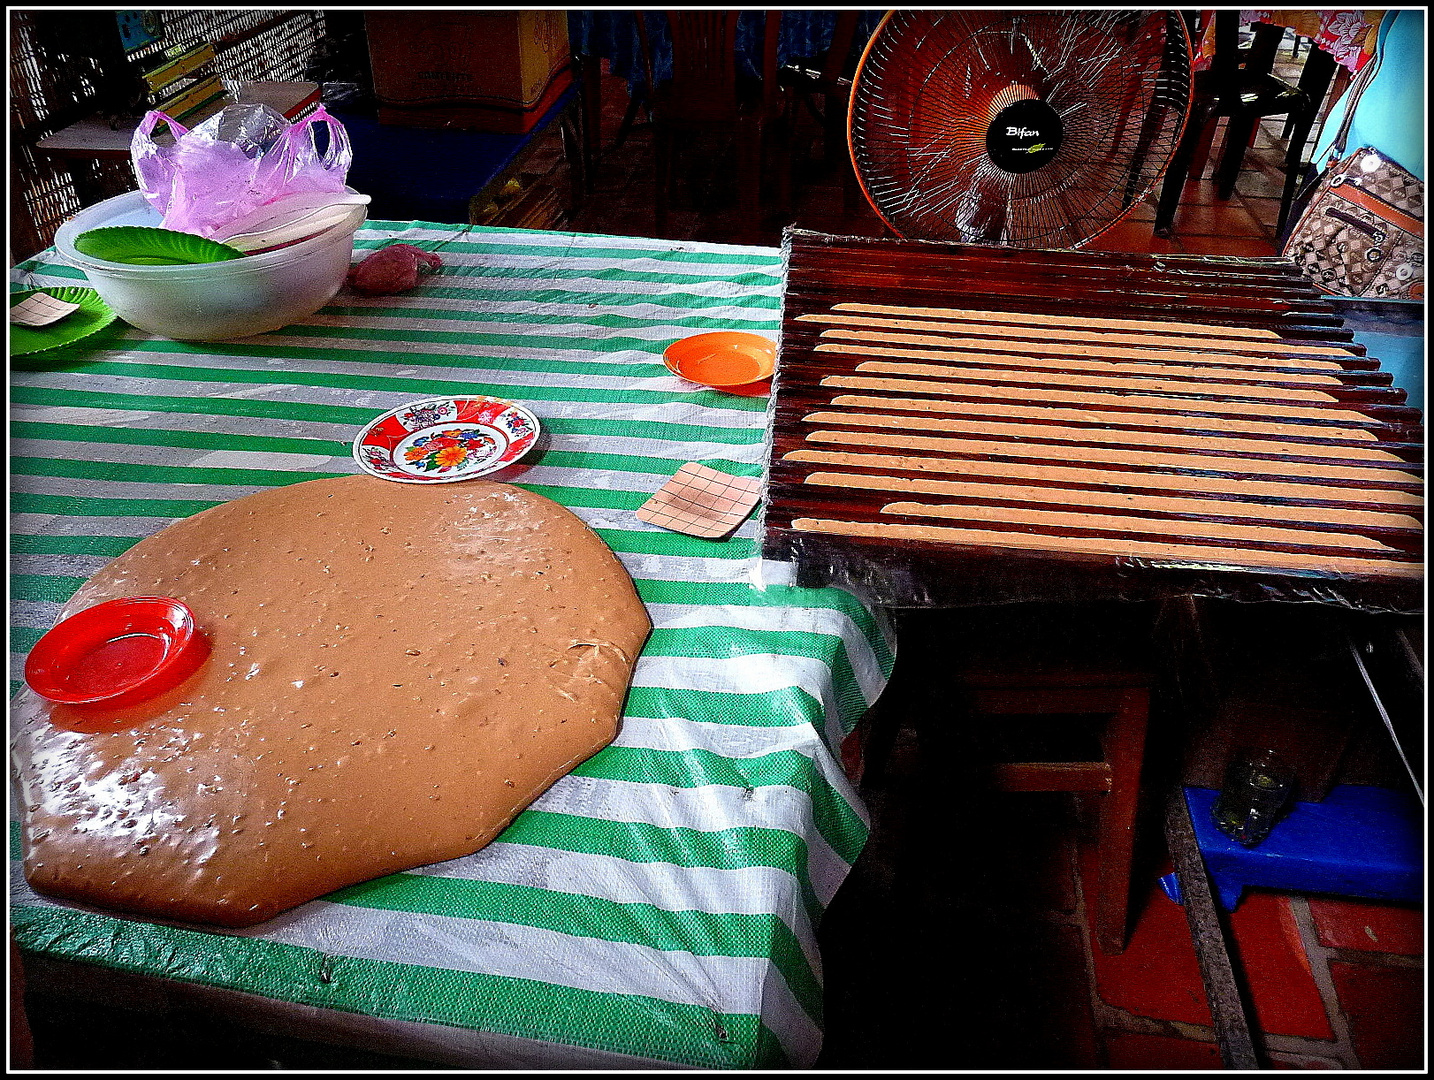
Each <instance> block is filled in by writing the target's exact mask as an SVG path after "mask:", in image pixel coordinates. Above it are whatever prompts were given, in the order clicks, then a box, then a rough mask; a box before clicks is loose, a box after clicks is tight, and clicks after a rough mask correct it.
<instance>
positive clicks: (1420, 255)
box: [1282, 61, 1424, 300]
mask: <svg viewBox="0 0 1434 1080" xmlns="http://www.w3.org/2000/svg"><path fill="white" fill-rule="evenodd" d="M1365 67H1366V69H1367V70H1369V69H1373V68H1374V67H1375V63H1374V62H1372V61H1371V62H1370V63H1369V64H1367V65H1365ZM1364 74H1365V72H1363V71H1362V72H1361V75H1364ZM1372 75H1373V71H1372V70H1369V75H1368V76H1366V77H1365V78H1363V79H1359V80H1357V81H1356V84H1355V86H1353V87H1351V88H1350V93H1351V95H1352V97H1351V98H1350V104H1349V108H1348V109H1347V110H1346V112H1345V114H1344V123H1343V124H1342V125H1341V127H1340V131H1339V134H1338V135H1337V136H1336V138H1335V140H1334V142H1333V144H1332V145H1331V149H1330V155H1331V157H1333V158H1338V160H1336V161H1334V163H1333V164H1331V165H1330V166H1329V167H1328V168H1326V169H1325V171H1324V172H1323V174H1321V175H1320V177H1319V179H1318V180H1317V181H1316V183H1315V187H1314V191H1313V193H1312V195H1311V196H1310V198H1309V201H1308V203H1306V205H1305V209H1304V211H1303V213H1301V215H1300V217H1299V219H1298V220H1297V221H1296V222H1295V225H1294V228H1293V229H1291V231H1290V235H1289V239H1288V240H1287V241H1285V246H1284V251H1283V252H1282V254H1283V255H1284V257H1285V258H1287V259H1289V260H1291V261H1292V262H1294V263H1295V265H1296V266H1298V267H1299V268H1300V269H1301V270H1302V271H1303V272H1304V274H1305V276H1306V277H1308V278H1309V279H1310V280H1311V281H1312V282H1314V286H1315V288H1316V289H1319V290H1320V291H1321V292H1325V293H1329V294H1330V295H1333V296H1356V297H1367V298H1378V299H1385V300H1423V299H1424V182H1423V181H1422V180H1419V179H1417V178H1416V177H1414V176H1412V175H1411V174H1410V173H1409V172H1408V171H1407V170H1405V169H1404V168H1403V167H1402V166H1400V165H1399V164H1398V163H1397V162H1394V161H1391V160H1390V159H1389V158H1387V157H1385V156H1384V155H1383V154H1381V153H1380V152H1379V151H1378V150H1376V149H1374V148H1373V147H1369V146H1364V147H1360V148H1359V149H1358V150H1356V151H1354V153H1352V154H1349V155H1347V156H1342V157H1341V156H1340V155H1343V154H1344V144H1345V140H1346V138H1347V137H1348V135H1349V125H1350V122H1351V120H1352V119H1353V117H1354V110H1355V107H1356V106H1357V105H1358V103H1359V94H1360V93H1362V92H1363V90H1364V87H1366V86H1368V85H1369V81H1370V77H1372Z"/></svg>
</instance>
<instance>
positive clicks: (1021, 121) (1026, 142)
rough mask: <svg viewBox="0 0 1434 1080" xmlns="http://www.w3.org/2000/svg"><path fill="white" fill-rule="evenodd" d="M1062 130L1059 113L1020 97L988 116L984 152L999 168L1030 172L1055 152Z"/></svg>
mask: <svg viewBox="0 0 1434 1080" xmlns="http://www.w3.org/2000/svg"><path fill="white" fill-rule="evenodd" d="M1064 134H1065V126H1064V125H1063V124H1062V123H1061V116H1060V113H1058V112H1056V110H1055V109H1053V108H1052V107H1051V106H1050V105H1049V104H1047V103H1046V102H1044V101H1040V100H1038V99H1035V98H1023V99H1022V100H1020V101H1017V102H1013V103H1012V104H1010V105H1007V106H1006V107H1005V108H1004V109H1002V110H1001V111H1000V112H998V113H997V114H996V115H995V116H993V117H992V118H991V125H990V127H988V128H987V129H986V153H987V154H989V155H990V159H991V163H992V164H993V165H995V166H996V167H997V168H998V169H1003V170H1004V171H1006V172H1009V173H1028V172H1033V171H1035V170H1036V169H1039V168H1041V167H1042V166H1044V165H1047V164H1049V163H1050V162H1051V160H1052V159H1053V158H1054V157H1055V156H1056V153H1057V152H1058V151H1059V150H1060V146H1061V138H1062V136H1063V135H1064Z"/></svg>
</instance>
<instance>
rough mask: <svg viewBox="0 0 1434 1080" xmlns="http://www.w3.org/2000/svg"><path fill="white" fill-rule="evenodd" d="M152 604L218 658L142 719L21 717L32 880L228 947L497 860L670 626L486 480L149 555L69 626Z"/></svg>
mask: <svg viewBox="0 0 1434 1080" xmlns="http://www.w3.org/2000/svg"><path fill="white" fill-rule="evenodd" d="M152 594H158V595H165V596H174V597H178V598H179V599H181V600H184V601H185V602H186V603H187V604H189V606H190V607H191V608H193V610H194V612H195V614H196V617H197V619H198V622H199V624H200V627H201V628H202V629H203V631H204V632H205V634H206V635H207V636H208V638H209V640H210V642H211V644H212V648H213V652H212V654H211V656H210V658H209V660H208V661H207V663H206V664H205V665H204V667H203V668H201V669H200V670H199V671H198V672H197V673H196V674H195V675H193V676H191V677H190V678H189V679H188V680H187V681H186V682H185V683H183V684H181V685H180V686H179V687H178V688H176V689H175V690H174V691H171V692H169V693H168V694H166V695H164V696H163V697H161V698H158V699H155V700H153V701H151V702H149V703H146V705H144V706H139V707H136V708H135V709H134V710H131V711H130V712H128V713H126V714H123V715H118V714H113V713H111V714H108V715H104V714H95V713H93V712H80V711H77V710H74V709H70V708H67V707H64V706H57V705H50V704H48V703H43V704H40V705H38V706H36V707H33V708H30V709H27V710H23V712H26V713H28V716H26V718H25V719H24V721H23V723H22V724H21V726H20V729H19V731H18V732H17V735H16V743H15V759H16V768H17V772H18V775H19V780H20V788H21V798H22V799H23V801H24V808H25V814H24V826H25V827H24V841H25V844H24V846H25V873H26V877H27V878H28V880H29V881H30V883H31V885H32V886H33V887H34V888H35V889H37V890H39V891H41V892H44V893H50V894H53V895H56V896H61V897H67V898H71V899H75V900H80V901H84V902H88V903H93V904H97V905H100V906H107V907H113V908H119V909H123V910H130V911H135V912H140V913H144V914H149V915H155V916H163V917H168V918H175V919H181V920H186V921H199V922H212V923H218V924H221V925H226V926H246V925H250V924H252V923H256V922H260V921H262V920H264V919H267V918H270V917H272V916H273V915H275V914H276V913H278V912H280V911H283V910H285V909H287V908H289V907H292V906H294V905H296V904H299V903H302V902H304V901H306V900H310V899H312V898H314V897H318V896H322V895H324V894H325V893H328V892H331V891H333V890H334V889H337V888H340V887H342V886H344V885H348V884H352V883H354V882H358V881H364V880H368V879H370V878H374V877H378V876H380V875H383V874H387V873H392V872H395V871H398V870H402V869H407V868H409V867H414V866H421V865H424V864H427V863H432V862H437V861H440V860H443V859H450V858H456V857H458V856H461V855H466V854H469V853H471V852H473V851H476V850H477V849H478V848H480V847H482V846H483V845H484V844H486V843H487V842H488V841H490V840H491V839H492V838H493V837H494V836H495V835H497V833H498V832H500V831H501V830H502V828H503V827H504V826H505V825H507V824H508V822H509V821H511V820H512V818H513V817H514V816H515V815H516V814H517V813H518V812H519V811H520V810H521V809H522V808H523V807H524V806H526V805H527V804H528V803H529V802H531V801H532V800H533V799H535V798H536V797H537V796H538V795H540V794H541V793H542V792H543V791H544V790H546V789H547V787H548V786H549V785H551V784H552V782H553V781H554V780H556V779H557V778H559V777H561V776H562V775H564V774H565V773H567V772H568V771H569V770H571V769H572V768H573V766H575V765H577V764H578V763H580V762H581V761H583V760H584V759H585V758H587V757H589V756H591V755H592V754H593V753H595V752H596V751H598V750H599V749H601V748H602V747H603V746H605V745H606V744H607V743H608V742H610V741H611V740H612V738H613V736H614V735H615V733H616V730H617V723H618V718H619V716H620V713H621V705H622V701H623V697H624V695H625V693H626V690H627V685H628V681H629V678H630V675H631V669H632V665H633V663H634V662H635V660H636V658H637V654H638V651H639V650H640V649H641V647H642V644H643V642H644V640H645V638H646V636H647V633H648V631H649V630H650V623H649V621H648V618H647V613H646V611H645V609H644V608H643V606H642V603H641V601H640V600H639V599H638V597H637V594H636V592H635V590H634V588H633V585H632V581H631V579H630V578H629V577H628V575H627V572H626V570H625V569H624V568H623V566H622V564H621V563H620V562H619V561H618V560H617V558H616V557H615V556H614V555H613V554H612V552H611V551H610V550H609V549H608V548H607V546H606V545H605V544H603V542H602V541H601V540H600V539H599V538H598V537H597V536H596V535H595V534H594V533H593V532H591V530H589V529H588V528H587V527H586V526H585V525H584V524H583V523H582V522H581V521H579V520H578V519H577V518H576V517H575V516H573V515H572V514H571V513H570V512H568V511H567V510H565V509H564V508H562V507H560V506H558V505H557V504H555V503H553V502H551V501H549V500H547V499H544V498H542V497H540V496H537V495H533V494H531V493H529V492H525V491H523V490H522V489H520V488H516V487H512V486H509V485H506V484H498V483H492V482H489V481H482V480H472V481H466V482H464V483H462V484H444V485H435V486H420V485H406V484H394V483H389V482H385V481H382V480H378V479H375V478H372V477H368V476H354V477H345V478H342V479H337V480H317V481H312V482H309V483H303V484H296V485H293V486H290V487H285V488H279V489H275V490H272V491H267V492H263V493H260V494H257V495H253V496H250V497H248V498H244V499H239V500H237V501H235V502H232V503H226V504H225V505H223V506H218V507H214V508H213V509H211V510H207V511H205V512H203V513H201V514H198V515H196V516H195V517H192V518H189V519H187V520H185V521H182V522H179V523H177V524H175V525H173V526H171V527H169V528H167V529H165V530H164V531H162V532H160V533H158V534H156V535H155V536H152V537H149V538H148V539H146V540H143V541H141V542H140V543H138V544H136V545H135V546H134V547H133V548H132V549H130V550H129V551H128V552H126V553H125V554H124V555H122V556H120V557H119V558H118V559H116V560H115V561H114V562H112V563H110V564H109V565H108V566H107V567H105V568H104V569H103V570H101V571H100V572H99V573H98V574H96V575H95V577H94V578H93V579H92V580H91V581H90V582H88V583H87V584H86V585H85V586H84V587H82V588H81V589H80V590H79V591H78V592H77V593H76V594H75V596H74V597H73V598H72V599H71V601H70V602H69V603H68V604H67V605H66V606H65V608H64V610H63V611H62V612H61V617H62V618H63V617H66V616H68V615H70V614H72V613H74V612H75V611H78V610H80V609H82V608H85V607H89V606H91V605H93V604H96V603H99V602H101V601H104V600H109V599H112V598H115V597H122V596H142V595H152ZM35 700H36V701H38V699H35ZM32 704H33V703H32ZM51 721H53V723H52V722H51Z"/></svg>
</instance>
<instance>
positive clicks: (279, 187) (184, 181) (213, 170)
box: [130, 104, 353, 239]
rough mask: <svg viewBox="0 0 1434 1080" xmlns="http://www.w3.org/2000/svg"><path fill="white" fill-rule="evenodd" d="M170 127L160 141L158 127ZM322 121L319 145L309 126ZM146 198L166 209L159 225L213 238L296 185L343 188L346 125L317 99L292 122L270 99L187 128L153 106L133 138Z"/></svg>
mask: <svg viewBox="0 0 1434 1080" xmlns="http://www.w3.org/2000/svg"><path fill="white" fill-rule="evenodd" d="M160 123H164V124H167V125H168V126H169V130H170V132H171V134H172V135H173V139H172V140H170V141H166V142H165V143H163V144H161V143H160V142H157V141H156V140H155V138H154V135H153V132H154V129H155V127H156V126H157V125H158V124H160ZM318 124H325V125H327V128H328V145H327V146H326V147H325V148H324V149H323V151H322V152H321V151H320V150H319V147H318V144H317V142H316V140H315V132H314V128H315V126H316V125H318ZM130 156H131V158H132V159H133V162H134V173H135V176H136V177H137V178H138V180H139V188H140V191H141V192H143V193H144V197H145V199H146V200H147V201H148V202H149V204H150V205H151V206H153V207H154V208H155V209H156V210H158V211H159V212H160V214H162V215H163V217H164V220H163V221H161V222H160V227H161V228H165V229H173V230H175V231H176V232H187V233H193V234H194V235H196V236H203V237H207V238H209V239H214V238H216V237H219V236H223V235H225V228H226V226H227V225H228V224H229V223H230V222H232V221H237V220H239V219H240V218H241V217H244V216H245V215H246V214H249V213H251V212H253V211H254V210H257V209H258V208H259V207H261V206H264V205H266V204H268V203H271V202H273V201H274V200H275V199H278V198H280V197H282V196H285V195H292V194H295V193H296V192H301V191H302V192H309V191H318V192H340V191H343V190H344V180H345V179H346V178H347V176H348V171H349V165H350V164H351V163H352V161H353V149H352V147H351V146H350V144H349V137H348V133H347V132H346V131H344V126H343V125H342V124H340V123H339V122H338V121H337V120H335V119H334V118H333V117H332V116H330V115H329V114H328V113H327V112H325V111H324V107H323V106H322V105H321V106H319V108H318V109H316V110H315V111H314V113H313V115H312V116H309V117H307V118H306V119H304V120H300V121H297V122H296V123H293V124H290V123H289V122H288V121H287V120H286V119H284V117H283V116H281V115H280V114H279V113H277V112H276V111H275V110H273V109H271V108H270V107H269V106H267V105H258V104H243V105H227V106H225V107H224V108H223V109H221V110H220V111H219V112H217V113H215V114H214V115H213V116H211V117H209V118H208V119H207V120H205V121H204V122H203V123H201V124H200V125H199V126H198V127H195V128H193V129H189V128H185V127H183V126H182V125H180V124H178V123H176V122H175V121H173V120H171V119H170V118H169V117H168V116H166V115H165V114H164V113H162V112H155V111H153V110H151V111H150V112H149V113H146V114H145V117H144V119H143V120H142V121H140V124H139V127H138V128H136V129H135V133H134V139H133V141H132V142H131V143H130Z"/></svg>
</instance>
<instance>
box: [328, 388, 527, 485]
mask: <svg viewBox="0 0 1434 1080" xmlns="http://www.w3.org/2000/svg"><path fill="white" fill-rule="evenodd" d="M540 431H541V428H540V426H539V424H538V418H537V417H536V416H534V415H533V414H532V413H531V412H529V411H528V410H527V409H525V408H523V406H521V405H517V404H515V403H513V402H511V401H504V400H503V399H502V398H492V397H471V398H425V399H423V400H422V401H413V402H410V403H409V404H407V405H401V406H399V407H398V408H397V409H391V410H390V411H388V412H386V413H384V414H383V415H382V416H380V417H377V418H375V419H374V420H373V421H372V422H371V423H370V424H369V425H368V426H367V427H366V428H364V429H363V431H361V432H360V433H359V436H358V438H356V439H355V440H354V460H355V461H356V462H358V465H359V468H361V469H362V470H363V471H364V472H366V473H369V474H370V475H372V476H377V477H380V478H381V479H384V480H393V481H396V482H398V483H400V484H451V483H453V482H454V481H457V480H471V479H473V478H474V477H477V476H486V475H487V474H488V473H492V472H497V471H498V470H499V469H504V468H507V467H508V466H509V465H512V464H514V463H515V462H517V461H519V460H520V459H521V458H522V457H523V456H524V455H525V454H527V453H528V451H529V450H531V449H532V448H533V445H534V444H535V443H536V442H537V441H538V435H539V432H540Z"/></svg>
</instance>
